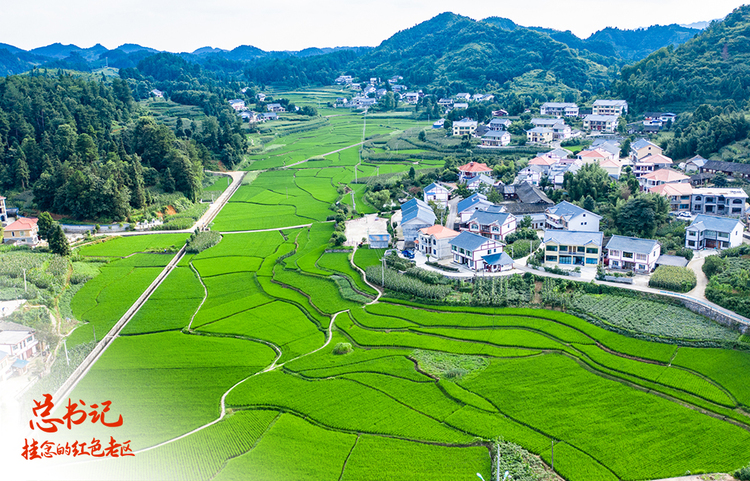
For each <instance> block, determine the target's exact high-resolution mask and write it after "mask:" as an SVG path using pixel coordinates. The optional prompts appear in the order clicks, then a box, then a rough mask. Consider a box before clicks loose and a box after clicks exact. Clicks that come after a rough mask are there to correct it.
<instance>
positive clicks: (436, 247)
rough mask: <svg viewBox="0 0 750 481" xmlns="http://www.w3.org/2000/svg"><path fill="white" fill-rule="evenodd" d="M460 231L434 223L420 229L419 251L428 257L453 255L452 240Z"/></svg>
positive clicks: (443, 257) (445, 257)
mask: <svg viewBox="0 0 750 481" xmlns="http://www.w3.org/2000/svg"><path fill="white" fill-rule="evenodd" d="M458 234H459V233H458V232H456V231H454V230H452V229H449V228H447V227H444V226H442V225H439V224H438V225H434V226H432V227H427V228H425V229H420V230H419V242H418V243H417V246H418V247H419V252H421V253H422V254H424V255H426V256H427V257H435V258H437V259H438V260H440V259H447V258H449V257H450V256H451V245H450V241H451V240H453V239H454V238H455V237H457V236H458Z"/></svg>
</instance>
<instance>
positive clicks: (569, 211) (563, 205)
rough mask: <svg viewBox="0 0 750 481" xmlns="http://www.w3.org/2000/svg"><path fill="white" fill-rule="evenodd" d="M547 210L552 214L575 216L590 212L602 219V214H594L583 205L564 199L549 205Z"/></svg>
mask: <svg viewBox="0 0 750 481" xmlns="http://www.w3.org/2000/svg"><path fill="white" fill-rule="evenodd" d="M547 211H548V212H549V213H550V214H553V215H558V216H560V217H569V218H570V217H574V216H577V215H580V214H584V213H585V214H589V215H591V216H592V217H596V218H597V219H601V216H599V215H596V214H594V213H593V212H589V211H587V210H586V209H584V208H583V207H578V206H577V205H575V204H571V203H570V202H568V201H567V200H564V201H562V202H560V203H559V204H557V205H555V206H553V207H549V208H548V209H547Z"/></svg>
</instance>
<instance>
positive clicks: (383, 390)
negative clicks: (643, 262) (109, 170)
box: [68, 88, 750, 481]
mask: <svg viewBox="0 0 750 481" xmlns="http://www.w3.org/2000/svg"><path fill="white" fill-rule="evenodd" d="M273 94H274V96H286V97H287V98H290V99H291V100H292V101H294V102H295V103H297V104H298V105H311V106H316V108H317V105H318V101H319V100H320V101H321V104H322V103H324V102H328V101H330V100H331V99H333V98H335V97H336V96H338V95H340V89H338V88H323V89H316V90H309V91H308V90H299V91H295V92H292V93H289V94H288V95H287V94H282V93H278V92H274V93H273ZM321 112H325V113H326V115H337V116H335V117H329V118H323V117H320V118H315V119H312V120H307V119H304V121H300V122H292V121H291V116H292V115H293V114H288V115H287V117H286V120H285V121H283V122H279V123H278V124H277V126H274V125H273V124H272V123H269V124H266V125H264V126H263V129H262V130H261V133H259V134H252V135H251V136H250V139H251V140H252V141H253V147H252V153H251V154H249V155H248V156H247V158H246V159H245V161H244V162H243V165H242V166H241V168H243V169H247V170H252V171H254V172H253V173H252V176H249V177H248V182H247V183H245V184H244V185H242V186H241V187H240V189H239V190H238V191H237V192H236V193H235V194H234V196H233V197H232V199H230V201H229V202H228V203H227V205H226V206H225V207H224V209H223V210H222V211H221V212H220V213H219V215H218V216H217V218H216V221H215V223H214V226H213V229H214V230H216V231H219V232H222V238H221V241H220V242H219V243H218V244H216V245H215V246H213V247H210V248H208V249H206V250H204V251H202V252H200V253H198V254H189V255H186V256H185V257H184V258H183V259H182V260H181V262H180V263H179V266H178V267H177V268H176V269H175V270H174V271H173V272H172V273H171V274H170V275H169V276H168V277H167V279H166V280H165V281H164V283H163V284H162V285H161V286H160V287H159V288H158V289H157V290H156V291H155V292H154V294H153V295H152V297H151V298H150V299H149V301H148V302H147V303H146V304H145V305H144V306H143V307H142V308H141V310H140V311H139V312H138V314H137V315H136V316H135V317H134V319H132V320H131V321H130V323H129V324H128V325H127V326H126V328H125V330H124V331H123V333H122V334H123V335H122V336H120V337H118V338H117V339H116V340H115V341H114V342H113V343H112V345H111V346H110V348H109V349H108V350H107V351H106V352H105V353H104V354H103V356H102V357H101V358H100V359H99V360H98V361H97V363H96V364H95V365H94V366H93V368H92V369H91V371H89V372H88V374H87V375H86V377H85V378H84V379H83V381H82V382H81V383H80V384H79V385H78V386H77V387H76V389H75V391H74V393H73V398H76V397H78V398H80V399H84V400H86V399H91V400H92V401H91V402H95V401H96V400H101V399H105V398H106V399H109V400H111V401H112V411H113V413H117V414H120V413H121V414H122V415H123V418H124V419H125V423H126V424H125V425H124V426H123V427H122V428H120V429H121V431H120V432H118V435H117V436H118V437H119V436H122V437H123V439H126V438H129V439H131V440H132V445H133V447H134V449H140V448H146V447H150V446H154V445H155V444H157V443H160V442H164V441H169V440H172V442H169V443H168V444H166V445H163V446H160V447H158V448H155V449H153V450H150V451H147V452H143V453H139V454H138V455H136V456H135V458H134V459H131V460H128V461H127V462H124V463H122V464H118V465H117V466H115V464H114V463H105V464H104V466H107V468H106V469H103V470H102V471H101V472H97V475H99V474H101V475H102V476H100V477H101V478H104V479H132V478H133V477H135V478H153V479H185V480H187V479H190V480H235V479H237V480H239V479H253V480H256V479H257V480H266V479H267V480H276V479H320V480H329V479H330V480H371V479H393V480H415V481H416V480H417V479H419V480H422V479H430V480H436V481H443V480H445V481H448V480H456V479H476V474H477V473H479V474H480V475H481V476H482V477H483V478H484V479H487V480H489V479H492V477H493V476H492V473H491V466H492V461H491V454H493V453H491V448H492V442H493V441H495V440H497V439H499V438H502V439H504V440H505V441H508V442H512V443H516V444H518V445H520V446H521V447H523V448H524V449H526V450H528V451H529V452H531V453H533V454H535V455H536V456H539V458H540V459H541V460H542V461H544V462H545V463H547V464H548V465H549V464H550V463H551V460H552V453H551V446H552V443H553V441H554V443H555V444H554V466H555V471H556V472H557V474H559V475H560V476H562V477H563V478H564V479H566V480H568V481H588V480H604V481H609V480H612V481H614V480H617V479H621V480H628V481H631V480H632V481H635V480H644V479H659V478H668V477H674V476H681V475H684V474H685V472H686V471H691V472H699V471H700V472H731V471H732V470H733V469H737V468H739V467H741V466H743V465H746V464H747V463H748V462H750V451H748V446H750V415H747V414H746V412H747V411H748V410H750V387H749V386H750V382H748V372H750V350H747V351H745V350H739V349H737V350H729V349H717V348H711V349H709V348H699V347H683V346H684V345H685V344H690V345H700V344H696V343H695V342H692V343H690V342H683V341H708V342H713V343H714V344H713V345H729V343H730V342H733V341H737V339H738V338H739V335H738V334H736V333H734V332H732V331H729V330H727V329H725V328H723V327H721V326H718V325H716V324H714V323H712V322H710V321H706V320H705V319H704V318H702V317H700V316H692V315H684V314H685V312H686V311H684V310H681V309H679V308H676V307H675V308H673V307H672V306H668V305H665V304H656V303H652V302H650V301H644V300H641V299H638V298H627V297H622V298H619V297H614V296H601V297H599V296H593V295H582V296H579V297H577V298H576V299H575V302H574V305H573V306H571V311H569V312H567V313H566V312H560V311H551V310H544V309H531V308H488V307H477V306H448V305H445V304H443V305H441V304H440V302H441V299H435V301H434V302H435V305H429V306H426V305H419V304H417V303H413V302H410V301H406V300H398V299H393V298H389V297H380V298H378V300H377V301H374V299H375V297H376V296H377V295H378V292H377V291H376V290H375V289H373V288H372V287H370V286H368V285H367V284H366V283H365V282H364V280H363V278H362V274H361V273H360V271H359V270H358V269H357V268H355V267H353V266H352V264H351V262H352V261H353V262H354V264H355V265H356V266H357V267H358V268H361V269H362V270H366V269H367V268H368V267H369V268H370V269H371V270H373V272H374V271H378V272H379V265H380V263H381V260H380V259H381V258H382V256H383V253H384V252H383V250H375V249H373V250H371V249H357V250H356V252H354V253H353V254H352V253H351V252H325V251H326V250H327V249H330V248H331V247H332V245H331V244H329V239H330V238H331V235H332V234H333V232H334V223H333V222H332V221H327V219H328V218H329V217H331V218H332V216H333V215H334V214H335V209H331V205H332V204H334V206H335V203H336V202H342V203H345V204H348V205H352V195H351V194H350V193H346V194H340V192H344V189H343V187H344V186H346V187H348V188H350V189H353V192H354V196H353V197H354V202H355V203H356V205H357V211H358V212H360V213H362V212H372V211H374V209H373V208H372V206H368V205H367V204H366V203H365V202H364V200H363V194H364V187H365V184H353V183H352V181H353V180H354V175H355V171H354V168H355V166H357V171H356V172H357V173H356V175H357V176H358V178H363V177H372V176H375V175H383V174H390V173H399V172H405V171H408V169H409V168H410V167H411V166H413V165H415V164H412V163H411V160H414V161H416V160H418V159H417V158H414V157H408V158H407V156H419V155H420V153H421V150H420V149H417V148H414V147H413V146H412V145H410V144H409V145H406V144H407V143H406V142H404V145H403V146H402V148H401V149H399V155H401V154H406V155H404V156H402V157H398V156H395V149H396V148H398V147H397V145H399V144H400V140H399V139H403V137H400V136H399V135H391V134H393V133H398V132H403V131H406V130H409V129H413V128H415V127H416V128H422V127H424V126H425V125H428V123H427V122H415V121H414V120H412V119H411V118H409V116H408V113H407V115H404V116H401V113H400V112H399V113H397V114H395V115H393V116H370V115H368V118H367V130H366V133H365V137H368V138H374V139H375V142H374V143H375V145H376V146H377V147H375V148H383V149H385V150H383V151H382V152H380V153H378V154H377V158H378V159H380V160H379V161H377V162H373V161H368V162H365V163H360V158H359V147H358V146H356V144H358V143H359V142H361V141H362V128H363V125H364V118H363V116H362V115H361V114H359V113H350V112H349V111H348V110H344V109H338V110H334V109H328V108H326V107H325V106H322V107H321ZM307 127H310V130H302V129H304V128H307ZM295 129H296V131H295ZM288 132H295V133H288ZM412 132H413V131H412ZM276 133H278V134H279V135H275V134H276ZM287 133H288V135H287ZM379 135H381V136H388V137H376V136H379ZM409 135H413V134H411V133H410V134H409ZM339 149H341V150H340V151H339ZM389 149H390V150H389ZM390 154H393V157H392V158H390V159H389V160H387V161H386V160H383V159H385V157H387V156H388V155H390ZM404 159H406V160H404ZM302 161H305V162H302ZM295 162H302V163H300V164H298V165H295V166H292V167H289V166H290V164H292V163H295ZM442 164H443V161H442V160H435V156H434V155H433V156H432V158H431V159H429V160H425V161H424V162H422V161H420V162H419V165H417V166H416V167H415V168H419V167H422V168H425V167H432V166H441V165H442ZM285 167H286V168H285ZM265 169H272V170H265ZM261 171H262V172H261ZM220 182H221V180H220V181H219V182H217V183H215V184H213V186H216V190H221V189H223V188H226V186H225V185H223V184H221V185H217V184H220ZM213 186H212V187H213ZM294 226H302V227H295V228H291V227H294ZM260 229H269V230H268V231H264V232H243V231H254V230H260ZM186 237H187V235H185V234H181V235H174V236H172V237H170V236H142V237H130V238H118V239H114V240H110V241H108V242H105V243H102V244H97V245H93V246H88V247H84V248H82V249H81V253H82V254H83V255H85V256H90V257H111V258H120V259H116V260H113V261H112V262H110V263H108V264H104V265H102V267H101V268H100V270H101V274H100V275H99V276H98V277H95V278H94V279H92V280H90V281H89V282H88V283H86V284H85V285H84V287H83V288H81V289H80V291H79V292H78V294H77V295H76V296H75V297H74V299H73V311H74V313H75V315H76V317H79V318H80V319H81V320H84V321H88V322H89V323H90V324H84V325H82V326H81V327H79V328H78V329H77V330H76V331H74V333H73V335H72V336H71V337H70V338H69V339H68V346H69V347H70V346H71V344H73V345H75V344H80V343H82V342H86V341H88V340H90V339H93V330H94V328H96V333H97V337H101V336H100V331H101V335H103V334H104V332H106V331H107V330H108V327H107V326H111V324H113V323H114V321H116V320H117V319H119V317H120V316H121V315H122V313H123V312H124V311H125V310H126V309H127V308H128V307H129V306H130V305H131V304H132V302H133V301H134V300H135V298H137V297H138V296H139V295H140V294H141V293H142V292H143V290H144V289H145V288H146V286H147V285H148V284H149V283H150V282H151V281H152V280H153V278H154V277H156V275H157V274H158V272H159V271H160V270H161V269H162V268H163V266H164V265H166V263H167V262H168V261H169V259H171V256H170V255H157V254H135V255H131V254H133V253H137V252H163V250H164V249H168V250H169V251H176V250H177V248H179V247H180V246H181V245H182V244H183V243H184V241H185V238H186ZM173 246H174V247H173ZM350 259H351V261H350ZM84 270H85V269H83V270H82V269H81V268H79V271H81V272H80V274H82V275H85V274H86V273H85V272H83V271H84ZM73 271H74V272H75V267H74V269H73ZM362 294H366V295H367V296H364V295H362ZM385 295H386V296H387V295H388V293H387V292H386V293H385ZM574 309H578V310H579V311H575V310H574ZM575 312H585V313H586V314H587V315H588V316H592V317H596V318H597V319H598V320H597V325H595V324H593V323H592V322H594V320H592V322H588V321H586V320H584V319H582V318H581V317H576V315H575ZM581 315H582V314H581ZM587 319H591V318H590V317H587ZM595 320H596V319H595ZM601 326H603V327H601ZM605 327H606V329H605ZM608 329H611V330H608ZM623 332H624V333H633V335H636V334H637V335H641V334H643V335H645V336H646V337H645V338H648V339H654V338H658V339H659V340H663V341H665V342H650V341H647V340H643V339H639V338H637V337H629V336H626V335H623V334H621V333H623ZM676 341H679V345H678V343H677V342H676ZM723 343H727V344H723ZM222 413H224V414H225V417H224V418H223V419H222V420H221V421H218V422H215V423H214V424H210V425H208V424H209V423H213V422H214V421H217V420H218V418H219V417H220V416H221V415H222ZM201 427H203V429H200V430H198V431H196V432H194V433H191V434H189V435H187V436H185V437H182V438H180V439H175V438H177V437H180V436H182V435H185V434H186V433H189V432H191V431H193V430H195V429H198V428H201ZM109 466H112V469H109ZM97 477H99V476H97Z"/></svg>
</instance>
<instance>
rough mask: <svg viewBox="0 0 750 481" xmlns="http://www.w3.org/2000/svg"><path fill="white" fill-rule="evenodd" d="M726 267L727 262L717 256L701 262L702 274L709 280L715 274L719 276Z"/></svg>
mask: <svg viewBox="0 0 750 481" xmlns="http://www.w3.org/2000/svg"><path fill="white" fill-rule="evenodd" d="M726 267H727V261H726V260H724V259H722V258H721V257H719V256H708V257H706V260H704V261H703V267H702V269H703V273H704V274H706V277H708V278H709V279H711V278H712V277H713V276H714V275H716V274H721V273H722V272H724V269H725V268H726Z"/></svg>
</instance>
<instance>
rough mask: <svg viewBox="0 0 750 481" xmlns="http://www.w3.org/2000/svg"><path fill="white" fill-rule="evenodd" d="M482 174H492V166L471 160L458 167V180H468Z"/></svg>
mask: <svg viewBox="0 0 750 481" xmlns="http://www.w3.org/2000/svg"><path fill="white" fill-rule="evenodd" d="M480 174H485V175H492V168H490V167H488V166H487V164H483V163H481V162H473V161H472V162H469V163H468V164H464V165H461V166H459V167H458V181H459V182H467V181H468V180H470V179H473V178H474V177H477V176H479V175H480Z"/></svg>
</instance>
